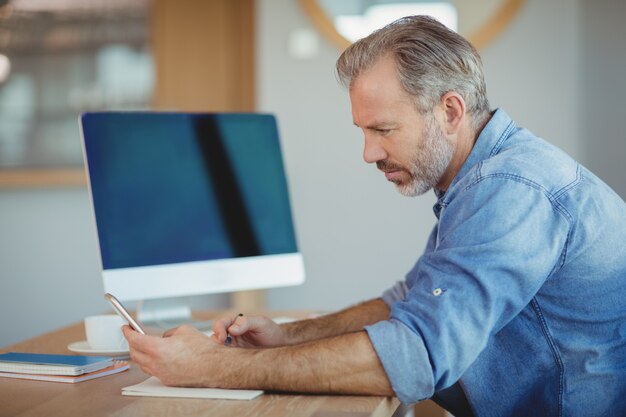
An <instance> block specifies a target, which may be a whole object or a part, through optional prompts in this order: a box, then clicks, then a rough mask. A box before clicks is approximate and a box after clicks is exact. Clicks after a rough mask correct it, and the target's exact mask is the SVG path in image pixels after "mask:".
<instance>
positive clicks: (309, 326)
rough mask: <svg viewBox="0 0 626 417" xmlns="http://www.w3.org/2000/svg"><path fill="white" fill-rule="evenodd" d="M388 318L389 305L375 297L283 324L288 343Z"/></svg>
mask: <svg viewBox="0 0 626 417" xmlns="http://www.w3.org/2000/svg"><path fill="white" fill-rule="evenodd" d="M388 318H389V306H388V305H387V304H386V303H385V302H384V301H383V300H382V299H381V298H376V299H373V300H370V301H366V302H364V303H361V304H358V305H356V306H353V307H349V308H347V309H345V310H341V311H339V312H336V313H333V314H329V315H325V316H322V317H317V318H314V319H308V320H300V321H297V322H293V323H286V324H283V325H282V326H281V327H282V328H283V330H284V331H285V333H286V336H287V343H288V344H290V345H294V344H299V343H305V342H309V341H313V340H319V339H323V338H327V337H333V336H339V335H342V334H346V333H352V332H357V331H360V330H363V327H364V326H367V325H369V324H374V323H377V322H379V321H381V320H387V319H388Z"/></svg>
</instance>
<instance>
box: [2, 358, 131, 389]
mask: <svg viewBox="0 0 626 417" xmlns="http://www.w3.org/2000/svg"><path fill="white" fill-rule="evenodd" d="M128 368H130V366H129V365H128V362H123V361H116V362H115V363H114V364H113V365H111V366H109V367H107V368H104V369H100V370H98V371H94V372H88V373H86V374H82V375H45V374H22V373H14V372H0V378H16V379H32V380H35V381H49V382H64V383H66V384H75V383H77V382H83V381H88V380H90V379H95V378H100V377H103V376H107V375H112V374H117V373H118V372H123V371H125V370H127V369H128Z"/></svg>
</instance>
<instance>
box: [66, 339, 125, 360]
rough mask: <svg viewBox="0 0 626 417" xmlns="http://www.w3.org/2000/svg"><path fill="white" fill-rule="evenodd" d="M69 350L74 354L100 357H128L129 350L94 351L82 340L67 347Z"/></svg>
mask: <svg viewBox="0 0 626 417" xmlns="http://www.w3.org/2000/svg"><path fill="white" fill-rule="evenodd" d="M67 348H68V349H69V350H71V351H72V352H76V353H82V354H84V355H98V356H101V355H102V356H126V357H128V349H127V348H122V349H111V350H103V349H92V348H91V347H90V346H89V344H88V343H87V341H86V340H81V341H80V342H74V343H70V344H69V345H67Z"/></svg>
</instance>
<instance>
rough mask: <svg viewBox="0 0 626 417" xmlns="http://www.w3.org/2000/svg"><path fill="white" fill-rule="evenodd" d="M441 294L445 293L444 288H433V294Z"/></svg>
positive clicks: (436, 295)
mask: <svg viewBox="0 0 626 417" xmlns="http://www.w3.org/2000/svg"><path fill="white" fill-rule="evenodd" d="M441 294H443V290H442V289H441V288H435V289H434V290H433V295H434V296H435V297H439V296H440V295H441Z"/></svg>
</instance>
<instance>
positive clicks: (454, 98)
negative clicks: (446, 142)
mask: <svg viewBox="0 0 626 417" xmlns="http://www.w3.org/2000/svg"><path fill="white" fill-rule="evenodd" d="M439 103H440V105H441V109H442V110H443V116H444V125H443V126H444V132H445V133H446V134H448V135H454V134H456V133H458V132H459V129H460V128H461V125H462V122H463V120H465V117H466V114H465V110H466V109H465V100H463V97H461V95H460V94H459V93H457V92H454V91H448V92H447V93H446V94H444V95H443V96H441V100H440V102H439Z"/></svg>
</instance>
